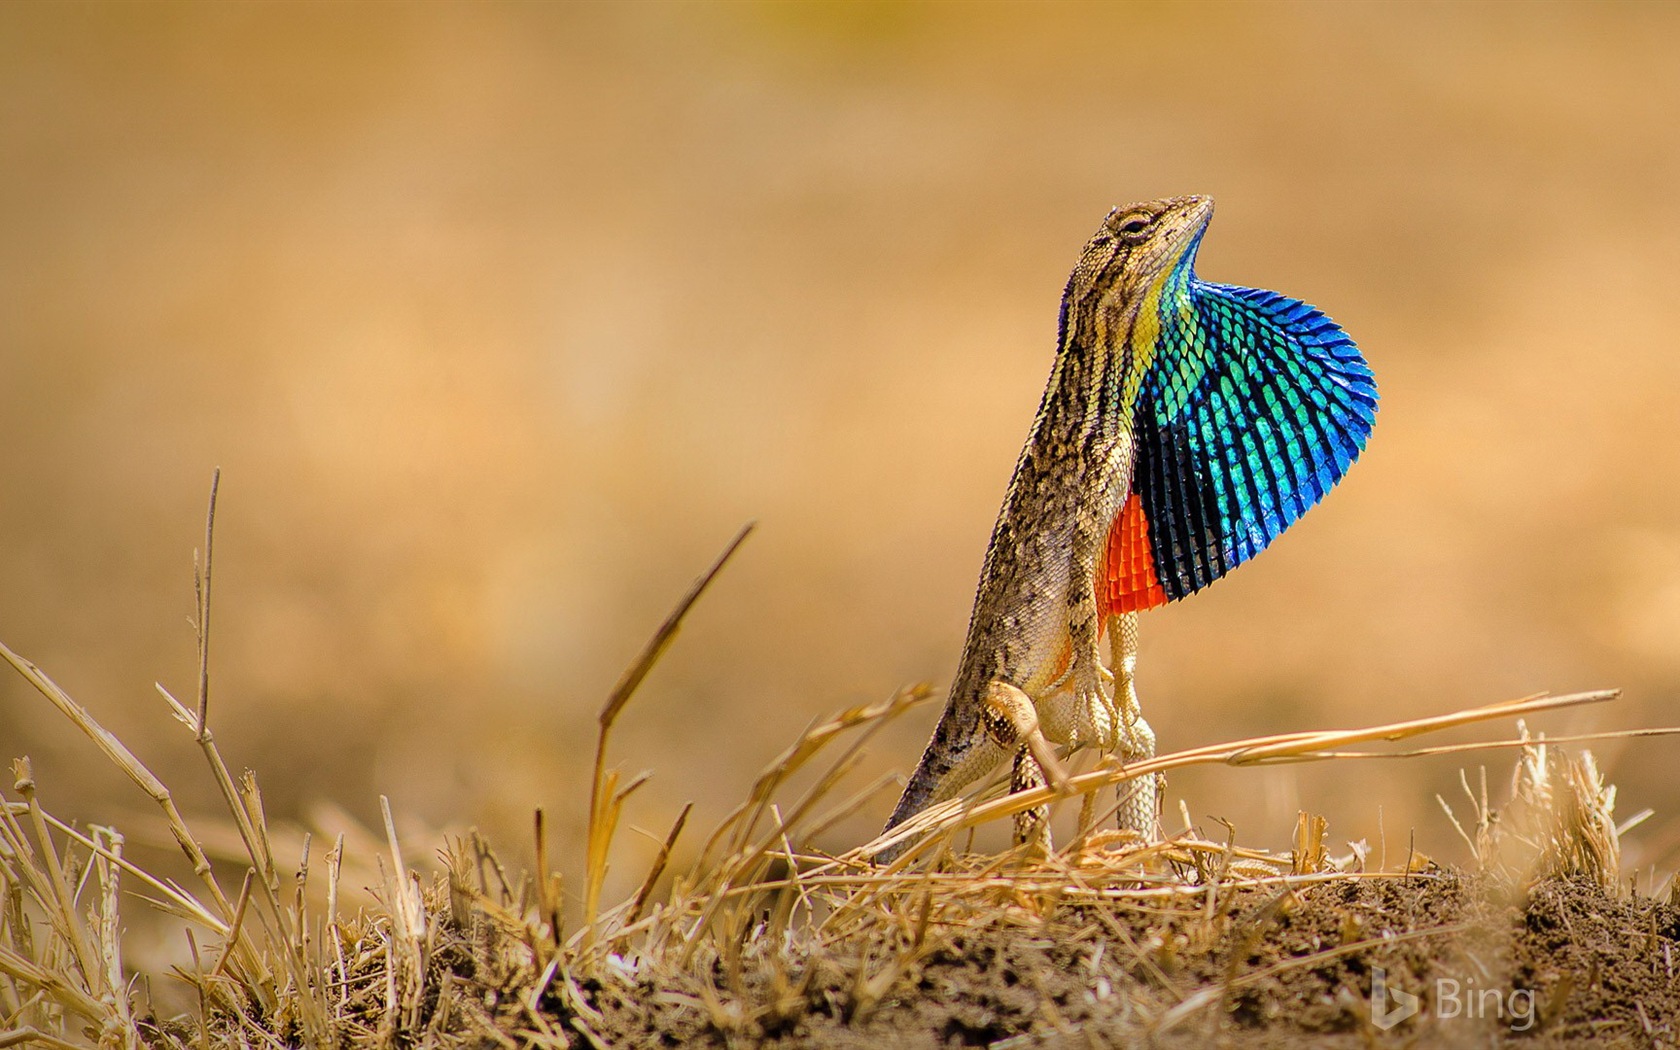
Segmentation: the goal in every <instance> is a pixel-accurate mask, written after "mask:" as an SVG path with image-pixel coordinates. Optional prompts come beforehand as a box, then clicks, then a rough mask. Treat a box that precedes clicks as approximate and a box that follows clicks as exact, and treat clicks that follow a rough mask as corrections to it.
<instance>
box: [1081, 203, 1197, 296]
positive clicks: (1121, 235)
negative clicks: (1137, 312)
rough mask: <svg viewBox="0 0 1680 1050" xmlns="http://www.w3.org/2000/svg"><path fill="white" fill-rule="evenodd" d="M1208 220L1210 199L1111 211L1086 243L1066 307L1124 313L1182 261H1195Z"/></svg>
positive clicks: (1136, 205)
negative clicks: (1128, 306)
mask: <svg viewBox="0 0 1680 1050" xmlns="http://www.w3.org/2000/svg"><path fill="white" fill-rule="evenodd" d="M1212 217H1213V198H1211V197H1199V196H1192V197H1167V198H1165V199H1164V200H1158V201H1144V202H1143V203H1141V204H1131V205H1127V206H1126V207H1124V208H1115V209H1114V210H1113V211H1110V212H1109V213H1108V217H1107V218H1105V219H1103V221H1102V225H1101V226H1099V227H1097V232H1096V233H1095V234H1094V235H1093V236H1092V237H1091V239H1090V240H1089V241H1087V242H1086V243H1085V250H1084V251H1083V252H1082V253H1081V254H1080V256H1079V264H1078V265H1077V266H1075V267H1074V268H1073V276H1071V277H1069V278H1068V287H1067V296H1066V299H1065V300H1064V302H1065V303H1066V304H1069V305H1071V306H1073V307H1074V309H1076V310H1082V311H1091V312H1092V313H1094V314H1101V313H1106V312H1108V311H1110V310H1113V311H1123V310H1124V306H1125V304H1127V303H1133V302H1138V301H1140V300H1141V299H1142V298H1143V296H1144V294H1145V293H1147V292H1148V291H1149V290H1150V289H1152V288H1154V287H1156V286H1158V285H1159V284H1160V283H1161V281H1162V280H1163V279H1164V278H1165V277H1166V276H1167V275H1169V274H1171V273H1172V272H1173V271H1174V269H1175V268H1176V267H1177V266H1178V265H1179V263H1180V262H1181V261H1184V262H1188V261H1190V260H1192V259H1193V258H1194V257H1195V252H1196V245H1197V243H1198V242H1199V241H1200V240H1201V239H1202V232H1203V231H1204V230H1206V229H1207V224H1208V220H1209V219H1211V218H1212ZM1104 308H1106V309H1104Z"/></svg>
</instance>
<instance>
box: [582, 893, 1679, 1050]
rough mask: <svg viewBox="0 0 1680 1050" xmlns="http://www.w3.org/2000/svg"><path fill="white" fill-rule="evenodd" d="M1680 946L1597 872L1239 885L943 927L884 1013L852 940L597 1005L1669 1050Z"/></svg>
mask: <svg viewBox="0 0 1680 1050" xmlns="http://www.w3.org/2000/svg"><path fill="white" fill-rule="evenodd" d="M1676 939H1680V911H1677V910H1676V908H1675V907H1674V906H1672V905H1671V904H1669V903H1666V902H1659V901H1655V900H1652V899H1649V898H1629V897H1616V896H1613V895H1611V894H1609V893H1607V892H1606V891H1605V890H1604V889H1603V888H1601V887H1600V886H1598V885H1596V884H1594V883H1593V882H1591V881H1589V880H1586V879H1577V880H1561V879H1557V880H1549V881H1545V882H1542V883H1540V884H1538V885H1535V886H1533V887H1532V888H1531V889H1530V890H1529V891H1528V892H1527V893H1526V895H1517V896H1513V895H1512V894H1511V893H1510V892H1509V891H1506V890H1503V889H1501V888H1499V887H1497V886H1496V885H1494V882H1493V880H1489V879H1478V878H1475V877H1469V876H1464V875H1461V874H1457V873H1454V872H1450V871H1444V870H1439V869H1435V870H1430V871H1426V872H1423V873H1420V874H1418V875H1415V876H1411V877H1406V878H1393V877H1378V878H1357V877H1339V878H1335V879H1332V880H1329V881H1326V882H1323V883H1319V884H1316V885H1307V886H1300V887H1293V888H1286V889H1283V890H1281V891H1280V890H1275V889H1268V888H1265V887H1246V888H1240V889H1233V890H1231V891H1230V892H1229V893H1227V894H1225V895H1223V896H1222V897H1220V899H1219V900H1218V903H1217V906H1216V908H1215V909H1214V910H1213V912H1212V914H1210V913H1209V912H1208V910H1207V909H1206V908H1205V906H1202V907H1193V908H1182V907H1179V908H1174V907H1166V908H1162V909H1158V910H1144V909H1143V908H1142V907H1140V906H1138V905H1136V904H1134V903H1130V902H1128V903H1127V904H1125V905H1123V906H1120V907H1113V906H1108V905H1083V904H1082V905H1075V906H1069V907H1065V908H1060V909H1056V910H1054V911H1053V912H1051V913H1050V914H1048V915H1044V916H1041V917H1035V916H1030V915H1026V914H1016V915H1005V914H1000V915H998V916H997V917H996V918H995V920H994V921H993V922H991V923H989V924H987V925H982V926H978V927H970V928H948V929H943V930H937V931H932V930H930V931H929V932H928V934H927V936H926V940H925V941H924V944H923V946H922V948H921V949H920V950H919V951H918V952H915V953H914V954H915V956H916V957H915V960H914V961H913V962H912V963H910V964H909V965H908V966H906V967H904V969H903V972H902V973H901V974H900V975H899V976H898V978H897V979H896V980H892V981H891V982H890V985H889V986H888V987H887V988H886V989H885V990H884V994H881V997H880V998H879V999H878V1000H877V1001H876V1002H874V1003H873V1004H870V1003H869V1002H868V1001H867V999H868V993H867V992H864V993H863V994H861V995H860V991H859V989H860V980H859V977H858V975H859V974H860V973H862V974H865V975H873V974H874V973H877V972H884V971H885V969H886V968H887V967H889V966H890V965H891V964H890V961H888V960H886V959H883V958H879V957H877V958H873V959H869V958H862V959H860V958H859V957H858V955H857V954H856V947H857V946H855V945H851V944H848V943H845V942H841V943H839V944H835V945H832V946H830V947H829V948H828V949H827V950H820V949H819V950H807V951H805V952H803V953H797V952H796V953H794V961H793V962H792V964H791V965H790V967H789V968H788V970H787V972H784V973H781V974H780V975H778V974H777V973H776V972H775V971H774V967H773V966H763V965H760V966H755V965H753V962H752V959H753V954H752V952H751V951H750V950H749V951H748V952H746V953H744V955H743V961H742V964H741V965H740V966H739V968H738V971H737V973H736V975H735V976H733V977H731V976H730V975H729V974H728V973H726V972H725V971H726V969H727V968H728V967H727V964H726V963H725V962H723V961H721V960H720V961H719V962H718V963H717V964H716V967H715V972H714V973H713V974H711V975H709V979H708V980H702V979H700V978H698V977H691V978H688V979H685V980H676V981H672V980H669V979H653V978H644V979H641V980H633V981H625V982H620V981H617V980H608V981H606V982H602V983H596V984H592V985H589V986H587V987H586V989H585V990H586V992H588V993H590V997H591V998H592V999H593V1000H594V1006H595V1008H596V1009H598V1010H599V1011H600V1019H601V1021H603V1022H604V1025H603V1026H602V1027H601V1028H600V1029H599V1030H598V1032H597V1034H598V1035H599V1036H601V1037H602V1038H603V1039H604V1040H605V1041H606V1042H607V1043H608V1044H610V1045H612V1046H626V1047H671V1046H696V1047H700V1046H718V1047H723V1046H738V1045H755V1044H757V1045H768V1046H776V1047H788V1048H793V1047H836V1048H854V1047H855V1048H860V1050H861V1048H864V1047H880V1046H901V1047H947V1046H999V1045H1001V1046H1005V1047H1016V1046H1049V1047H1063V1046H1065V1047H1084V1046H1108V1045H1117V1046H1132V1045H1139V1044H1140V1043H1150V1042H1153V1043H1154V1044H1155V1045H1162V1046H1206V1045H1223V1046H1242V1047H1253V1046H1260V1047H1266V1046H1300V1045H1314V1046H1350V1047H1351V1046H1361V1047H1363V1046H1370V1045H1395V1046H1471V1045H1476V1046H1487V1045H1497V1044H1499V1043H1502V1042H1504V1041H1507V1040H1509V1041H1513V1042H1515V1041H1519V1040H1520V1045H1524V1046H1534V1047H1542V1046H1576V1045H1580V1046H1585V1045H1589V1044H1590V1045H1594V1046H1598V1045H1625V1046H1670V1045H1675V1043H1676V1033H1675V1028H1674V1025H1673V1019H1674V1018H1675V1017H1677V1016H1680V986H1677V985H1676V983H1675V981H1674V980H1673V950H1674V947H1675V941H1676ZM872 947H878V943H877V944H875V945H873V946H872ZM865 950H870V949H868V948H866V949H865ZM758 958H760V959H763V958H766V956H759V957H758ZM876 967H879V968H881V969H880V970H877V969H875V968H876ZM1379 967H1380V968H1382V969H1383V970H1384V971H1385V976H1386V985H1387V987H1388V988H1389V989H1393V990H1398V991H1399V992H1401V993H1406V992H1410V993H1412V994H1416V995H1417V996H1418V1000H1419V1002H1418V1005H1419V1009H1418V1011H1417V1013H1416V1015H1415V1016H1410V1017H1406V1018H1405V1019H1403V1020H1399V1021H1398V1023H1397V1024H1395V1025H1394V1026H1393V1027H1392V1029H1390V1030H1388V1031H1387V1032H1384V1031H1383V1030H1381V1029H1379V1028H1377V1027H1376V1026H1375V1025H1374V1024H1373V1023H1372V1017H1373V1013H1372V1006H1373V1004H1372V978H1373V973H1374V971H1375V970H1376V969H1377V968H1379ZM862 983H863V984H867V976H866V977H865V978H864V980H863V982H862ZM707 985H712V986H713V987H706V986H707ZM731 985H733V986H734V988H735V989H736V991H735V994H734V997H733V1001H731V995H730V993H729V992H727V991H721V992H720V991H719V990H718V989H720V988H722V989H727V988H729V987H731ZM708 999H712V1000H713V1006H711V1007H710V1008H708V1007H707V1006H706V1005H705V1004H706V1003H707V1001H708ZM720 1000H721V1001H720ZM778 1000H780V1004H779V1005H778V1002H777V1001H778ZM1401 1004H1402V1000H1401V999H1400V998H1399V997H1398V996H1391V997H1390V1002H1389V1004H1388V1010H1387V1011H1386V1012H1387V1013H1388V1014H1390V1015H1394V1014H1397V1013H1400V1012H1402V1005H1401ZM755 1011H757V1016H753V1015H754V1012H755ZM720 1022H721V1023H720Z"/></svg>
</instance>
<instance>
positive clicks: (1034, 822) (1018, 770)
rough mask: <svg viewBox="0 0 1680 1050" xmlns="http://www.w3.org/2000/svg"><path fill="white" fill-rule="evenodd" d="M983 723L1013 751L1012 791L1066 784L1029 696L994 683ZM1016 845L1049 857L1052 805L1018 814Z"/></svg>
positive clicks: (1001, 745) (985, 706) (989, 734)
mask: <svg viewBox="0 0 1680 1050" xmlns="http://www.w3.org/2000/svg"><path fill="white" fill-rule="evenodd" d="M983 711H984V714H983V715H982V719H981V720H982V722H983V724H984V725H985V727H986V733H987V735H988V736H990V737H991V738H992V740H993V741H994V742H995V743H997V744H998V745H999V746H1000V747H1005V748H1013V749H1014V751H1015V762H1014V766H1013V767H1012V768H1011V770H1010V778H1009V791H1010V793H1011V794H1019V793H1020V792H1022V791H1031V790H1034V789H1035V788H1040V787H1043V786H1044V785H1045V784H1046V783H1047V782H1048V783H1053V784H1055V785H1057V786H1058V787H1060V786H1061V785H1062V784H1065V783H1066V782H1067V773H1066V771H1064V770H1063V768H1062V765H1061V763H1060V761H1059V760H1058V759H1057V758H1056V752H1055V750H1054V749H1053V748H1051V746H1050V742H1049V741H1048V740H1046V739H1045V738H1044V733H1043V731H1042V730H1041V729H1040V728H1039V725H1038V712H1037V710H1036V708H1034V706H1033V702H1032V699H1031V698H1030V697H1028V696H1027V694H1026V693H1024V692H1022V691H1021V690H1019V689H1017V688H1016V687H1015V686H1012V685H1010V684H1009V683H1008V682H1003V681H994V682H992V684H991V686H990V687H989V688H988V689H987V691H986V701H985V705H984V707H983ZM1015 842H1016V844H1017V845H1021V844H1023V843H1025V844H1026V845H1028V846H1029V847H1030V851H1031V852H1033V853H1036V854H1038V855H1040V856H1046V855H1048V854H1049V852H1050V849H1051V840H1050V806H1049V804H1048V803H1040V804H1039V805H1036V806H1033V807H1032V808H1030V809H1024V810H1022V811H1021V812H1019V813H1017V814H1015Z"/></svg>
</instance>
